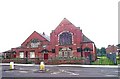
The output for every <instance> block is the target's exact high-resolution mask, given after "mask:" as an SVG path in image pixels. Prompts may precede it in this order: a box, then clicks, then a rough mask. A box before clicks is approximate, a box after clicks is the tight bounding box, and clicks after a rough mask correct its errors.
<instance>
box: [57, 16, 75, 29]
mask: <svg viewBox="0 0 120 79" xmlns="http://www.w3.org/2000/svg"><path fill="white" fill-rule="evenodd" d="M67 25H71V27H73V28H76V27H75V26H74V25H73V24H72V23H71V22H70V21H69V20H68V19H66V18H64V19H63V20H62V21H61V22H60V24H59V25H58V26H57V27H56V29H59V28H64V27H67ZM56 29H55V30H56Z"/></svg>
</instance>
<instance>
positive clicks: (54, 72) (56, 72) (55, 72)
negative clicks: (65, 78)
mask: <svg viewBox="0 0 120 79" xmlns="http://www.w3.org/2000/svg"><path fill="white" fill-rule="evenodd" d="M59 73H60V72H53V73H51V74H59Z"/></svg>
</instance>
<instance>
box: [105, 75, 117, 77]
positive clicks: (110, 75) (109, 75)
mask: <svg viewBox="0 0 120 79" xmlns="http://www.w3.org/2000/svg"><path fill="white" fill-rule="evenodd" d="M105 76H107V77H115V76H116V75H105Z"/></svg>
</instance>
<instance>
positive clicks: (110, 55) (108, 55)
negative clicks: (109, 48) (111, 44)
mask: <svg viewBox="0 0 120 79" xmlns="http://www.w3.org/2000/svg"><path fill="white" fill-rule="evenodd" d="M106 55H107V58H109V59H110V60H112V61H113V63H114V64H117V60H116V53H109V54H106Z"/></svg>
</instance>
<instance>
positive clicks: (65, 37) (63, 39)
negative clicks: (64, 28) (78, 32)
mask: <svg viewBox="0 0 120 79" xmlns="http://www.w3.org/2000/svg"><path fill="white" fill-rule="evenodd" d="M59 44H60V45H70V44H72V34H71V33H70V32H64V33H62V34H60V36H59Z"/></svg>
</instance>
